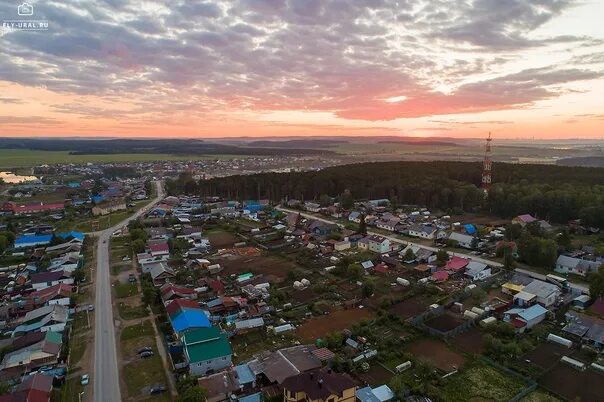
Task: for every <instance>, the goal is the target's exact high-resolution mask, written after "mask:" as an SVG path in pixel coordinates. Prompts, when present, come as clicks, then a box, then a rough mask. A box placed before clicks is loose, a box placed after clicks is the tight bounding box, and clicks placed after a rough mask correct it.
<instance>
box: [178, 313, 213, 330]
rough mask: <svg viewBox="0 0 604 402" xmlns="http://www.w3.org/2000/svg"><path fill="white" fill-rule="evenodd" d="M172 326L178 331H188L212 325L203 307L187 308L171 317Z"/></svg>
mask: <svg viewBox="0 0 604 402" xmlns="http://www.w3.org/2000/svg"><path fill="white" fill-rule="evenodd" d="M171 321H172V328H174V331H175V332H177V333H181V332H184V331H187V330H189V329H191V328H207V327H210V320H209V319H208V316H207V315H205V313H204V312H203V311H202V310H201V309H186V310H181V311H180V313H178V314H176V315H175V316H172V317H171Z"/></svg>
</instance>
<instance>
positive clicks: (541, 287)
mask: <svg viewBox="0 0 604 402" xmlns="http://www.w3.org/2000/svg"><path fill="white" fill-rule="evenodd" d="M522 291H523V292H525V293H530V294H533V295H535V296H537V303H539V304H541V305H542V306H543V307H550V306H551V305H553V304H554V303H556V299H557V298H558V297H559V296H560V289H559V288H558V286H556V285H554V284H551V283H547V282H543V281H540V280H538V279H535V280H534V281H532V282H531V283H529V284H528V285H526V286H525V287H524V288H523V289H522Z"/></svg>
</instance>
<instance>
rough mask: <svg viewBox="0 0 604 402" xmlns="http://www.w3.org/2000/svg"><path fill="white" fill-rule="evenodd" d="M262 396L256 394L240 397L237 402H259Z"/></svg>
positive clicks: (258, 393)
mask: <svg viewBox="0 0 604 402" xmlns="http://www.w3.org/2000/svg"><path fill="white" fill-rule="evenodd" d="M261 396H262V394H261V393H260V392H256V393H255V394H252V395H248V396H242V397H241V398H239V402H260V401H261V400H262V398H261Z"/></svg>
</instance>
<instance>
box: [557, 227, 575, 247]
mask: <svg viewBox="0 0 604 402" xmlns="http://www.w3.org/2000/svg"><path fill="white" fill-rule="evenodd" d="M556 241H557V242H558V247H560V248H561V249H562V250H564V251H567V250H570V247H571V242H572V238H571V237H570V232H569V230H568V228H566V227H564V228H562V231H561V232H560V234H559V235H558V237H557V238H556Z"/></svg>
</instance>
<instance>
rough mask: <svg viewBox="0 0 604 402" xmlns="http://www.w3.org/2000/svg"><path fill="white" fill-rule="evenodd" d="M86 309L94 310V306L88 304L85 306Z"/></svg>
mask: <svg viewBox="0 0 604 402" xmlns="http://www.w3.org/2000/svg"><path fill="white" fill-rule="evenodd" d="M86 310H88V311H94V306H93V305H92V304H89V305H88V306H87V307H86Z"/></svg>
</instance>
